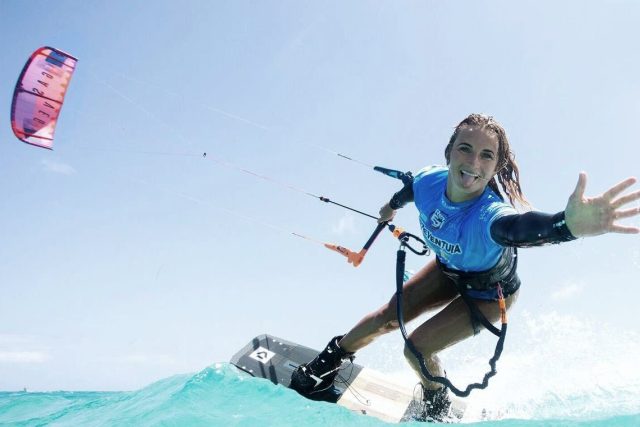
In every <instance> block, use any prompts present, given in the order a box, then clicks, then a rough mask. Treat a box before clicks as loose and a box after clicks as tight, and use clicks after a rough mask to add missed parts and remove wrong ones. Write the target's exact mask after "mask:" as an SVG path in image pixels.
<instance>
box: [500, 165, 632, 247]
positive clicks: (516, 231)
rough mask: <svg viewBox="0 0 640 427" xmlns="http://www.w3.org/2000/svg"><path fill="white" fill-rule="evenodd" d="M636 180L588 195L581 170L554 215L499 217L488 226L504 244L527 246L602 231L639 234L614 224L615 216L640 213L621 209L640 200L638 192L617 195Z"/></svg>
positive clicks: (584, 176) (556, 241)
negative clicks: (566, 200) (560, 210)
mask: <svg viewBox="0 0 640 427" xmlns="http://www.w3.org/2000/svg"><path fill="white" fill-rule="evenodd" d="M635 182H636V179H635V178H628V179H626V180H624V181H622V182H620V183H619V184H616V185H614V186H613V187H611V188H610V189H609V190H607V191H606V192H605V193H603V194H602V195H600V196H598V197H593V198H587V197H585V196H584V191H585V188H586V184H587V175H586V174H585V173H584V172H583V173H581V174H580V178H579V179H578V184H577V185H576V189H575V190H574V192H573V194H571V197H569V202H568V203H567V207H566V209H565V210H564V211H562V212H559V213H557V214H555V215H552V214H546V213H542V212H527V213H524V214H521V215H507V216H504V217H502V218H498V219H497V220H495V221H494V223H493V224H492V225H491V237H492V238H493V239H494V240H495V241H496V242H497V243H499V244H501V245H504V246H517V247H529V246H541V245H545V244H550V243H561V242H567V241H570V240H574V239H576V238H578V237H585V236H596V235H599V234H604V233H629V234H636V233H640V228H637V227H630V226H623V225H619V224H616V221H617V220H618V219H621V218H629V217H632V216H635V215H638V214H639V213H640V208H631V209H620V208H621V207H622V206H624V205H626V204H628V203H631V202H633V201H637V200H640V191H635V192H633V193H629V194H626V195H622V196H621V197H618V196H620V195H621V194H622V193H623V192H624V191H625V190H626V189H627V188H629V187H631V186H632V185H633V184H634V183H635Z"/></svg>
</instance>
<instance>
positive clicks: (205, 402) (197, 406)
mask: <svg viewBox="0 0 640 427" xmlns="http://www.w3.org/2000/svg"><path fill="white" fill-rule="evenodd" d="M575 399H577V400H580V399H583V400H584V399H586V397H584V396H583V397H580V396H575V397H574V400H575ZM634 400H635V399H634ZM583 403H584V402H583ZM537 405H539V407H537ZM567 406H568V407H569V409H568V410H567V411H566V413H567V414H571V415H570V416H566V417H557V416H556V417H550V418H545V417H541V416H540V414H545V413H546V410H547V409H548V408H549V407H558V408H562V407H567ZM637 406H638V403H637V402H634V404H632V405H628V404H622V405H620V404H617V403H615V402H612V403H611V404H610V405H604V406H602V407H601V409H599V410H598V411H597V412H596V413H594V412H593V411H590V412H589V414H588V416H585V415H580V414H572V413H571V412H572V411H571V410H570V407H578V408H579V407H581V404H580V402H577V403H576V402H575V401H572V400H571V399H570V398H567V396H563V397H562V398H560V397H558V396H549V398H548V399H547V400H546V401H538V402H536V403H535V405H534V407H533V408H529V409H528V411H529V416H530V417H529V416H527V417H525V418H529V419H515V418H513V417H511V418H510V417H509V415H508V414H502V415H501V416H500V417H502V418H503V419H500V420H493V421H483V422H479V421H477V420H475V421H474V419H473V415H472V416H471V417H470V418H469V419H467V418H465V419H463V423H465V424H466V425H472V426H473V425H481V426H487V427H488V426H501V427H511V426H523V427H541V426H549V427H551V426H567V427H574V426H575V427H587V426H619V427H626V426H629V427H631V426H634V427H636V426H640V410H638V408H637ZM634 407H635V409H634ZM630 408H631V409H630ZM465 417H466V416H465ZM522 417H523V416H522V412H518V418H522ZM0 425H3V426H4V425H7V426H11V425H15V426H42V425H55V426H105V425H106V426H110V425H114V426H151V425H163V426H328V425H333V426H341V425H349V426H384V425H388V424H387V423H384V422H382V421H379V420H377V419H374V418H370V417H367V416H364V415H359V414H356V413H352V412H350V411H349V410H347V409H344V408H342V407H339V406H337V405H333V404H329V403H324V402H312V401H309V400H306V399H304V398H302V397H300V396H298V395H297V394H296V393H295V392H292V391H291V390H288V389H286V388H284V387H281V386H275V385H273V384H271V383H270V382H268V381H265V380H261V379H256V378H252V377H248V376H247V375H245V374H243V373H241V372H239V371H238V370H236V369H235V368H234V367H233V366H231V365H229V364H227V363H220V364H216V365H214V366H211V367H208V368H206V369H204V370H202V371H201V372H199V373H197V374H195V375H194V374H185V375H177V376H173V377H170V378H166V379H163V380H161V381H158V382H156V383H153V384H151V385H149V386H147V387H145V388H143V389H141V390H137V391H131V392H49V393H31V392H0ZM403 425H407V426H410V425H424V424H422V423H406V424H403Z"/></svg>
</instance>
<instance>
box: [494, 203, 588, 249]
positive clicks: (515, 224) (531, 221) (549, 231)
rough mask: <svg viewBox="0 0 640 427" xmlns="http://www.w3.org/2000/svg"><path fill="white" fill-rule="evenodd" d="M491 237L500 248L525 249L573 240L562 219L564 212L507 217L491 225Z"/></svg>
mask: <svg viewBox="0 0 640 427" xmlns="http://www.w3.org/2000/svg"><path fill="white" fill-rule="evenodd" d="M491 237H492V238H493V240H495V241H496V242H497V243H498V244H500V245H502V246H515V247H519V248H527V247H531V246H542V245H546V244H550V243H561V242H568V241H571V240H575V239H576V237H575V236H574V235H573V234H571V231H569V227H567V223H566V222H565V219H564V211H562V212H558V213H557V214H555V215H552V214H548V213H542V212H527V213H524V214H516V215H507V216H503V217H502V218H498V219H497V220H495V221H494V223H493V224H491Z"/></svg>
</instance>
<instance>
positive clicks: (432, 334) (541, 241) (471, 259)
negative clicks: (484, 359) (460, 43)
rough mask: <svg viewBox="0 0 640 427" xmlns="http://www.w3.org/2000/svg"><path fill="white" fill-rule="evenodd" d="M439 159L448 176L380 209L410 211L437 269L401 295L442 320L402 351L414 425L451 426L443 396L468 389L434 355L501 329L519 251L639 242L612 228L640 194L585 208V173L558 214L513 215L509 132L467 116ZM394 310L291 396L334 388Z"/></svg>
mask: <svg viewBox="0 0 640 427" xmlns="http://www.w3.org/2000/svg"><path fill="white" fill-rule="evenodd" d="M445 158H446V161H447V165H448V167H444V166H431V167H427V168H424V169H422V170H421V171H420V172H418V173H417V174H416V177H415V179H414V180H413V181H412V182H408V183H407V184H406V185H405V187H404V188H403V189H402V190H400V191H399V192H398V193H396V194H394V196H393V197H392V199H391V200H390V202H389V203H387V204H385V205H384V206H383V207H382V208H381V209H380V219H379V221H380V222H385V221H391V220H392V219H393V217H394V215H395V210H396V209H398V208H400V207H402V206H404V205H405V204H406V203H408V202H410V201H413V202H415V205H416V207H417V209H418V212H419V214H420V215H419V220H420V226H421V228H422V231H423V233H424V236H425V240H426V241H427V244H428V245H429V246H430V248H431V249H432V250H433V252H434V253H435V254H436V259H435V260H433V261H430V262H429V263H428V264H427V265H426V266H425V267H424V268H423V269H422V270H420V271H419V272H418V273H416V274H415V275H414V276H413V277H411V278H410V279H409V280H407V281H406V283H405V284H404V286H403V291H402V292H403V294H404V298H403V299H402V312H403V313H402V314H403V316H402V317H404V319H406V320H412V319H415V318H417V317H418V316H420V315H421V314H423V313H425V312H427V311H430V310H440V311H439V312H438V313H436V314H435V315H434V316H432V317H431V318H429V319H428V320H426V321H425V322H424V323H423V324H422V325H419V326H418V327H417V328H416V329H415V330H414V331H413V333H411V334H410V336H409V340H408V342H407V346H406V347H405V351H404V353H405V356H406V358H407V360H408V361H409V364H410V365H411V367H412V368H413V369H414V370H415V371H416V373H417V374H418V376H419V377H420V379H421V385H422V389H423V398H422V410H421V411H420V412H419V413H418V414H417V415H416V418H417V419H419V420H436V421H442V420H445V419H447V417H448V414H449V411H450V406H451V400H450V398H449V396H448V392H447V387H450V388H451V390H452V391H453V392H455V393H456V394H458V395H460V396H466V395H467V394H468V391H469V390H470V389H469V388H468V389H467V390H468V391H467V392H466V394H465V392H462V391H460V390H459V389H457V388H455V387H454V386H452V385H451V383H450V382H448V381H447V380H446V378H445V372H444V369H443V367H442V365H441V363H440V360H439V358H438V353H439V352H440V351H441V350H444V349H446V348H448V347H450V346H452V345H454V344H456V343H458V342H460V341H462V340H464V339H467V338H469V337H471V336H473V335H475V334H477V333H479V332H480V331H481V329H482V327H483V326H484V327H486V328H489V329H492V330H493V329H495V328H494V327H493V326H492V325H491V323H494V322H497V321H498V320H499V319H501V320H502V323H503V325H506V310H507V309H509V308H510V307H511V305H512V304H513V303H514V302H515V300H516V298H517V296H518V290H519V288H520V279H519V277H518V274H517V271H516V270H517V248H519V247H530V246H541V245H545V244H553V243H561V242H567V241H571V240H575V239H576V238H578V237H583V236H587V235H595V234H603V233H607V232H620V233H638V232H640V229H638V228H635V227H624V226H622V225H619V224H617V223H615V221H617V220H618V219H620V218H626V217H631V216H634V215H638V213H640V209H639V208H632V209H626V210H623V209H621V207H622V206H624V205H626V204H628V203H630V202H633V201H636V200H638V199H640V191H636V192H632V193H629V194H626V195H623V196H621V197H619V196H620V194H622V193H623V192H624V191H625V190H626V189H627V188H629V187H630V186H631V185H633V184H634V183H635V178H629V179H627V180H625V181H623V182H621V183H620V184H618V185H616V186H614V187H612V188H611V189H610V190H609V191H607V192H605V193H604V194H603V195H602V196H599V197H595V198H585V197H584V190H585V186H586V175H585V174H584V173H582V174H581V175H580V179H579V181H578V185H577V186H576V190H575V191H574V193H573V194H572V195H571V197H570V198H569V203H568V204H567V207H566V208H565V210H564V211H561V212H558V213H556V214H547V213H543V212H534V211H530V212H526V213H522V214H520V213H518V212H517V211H516V209H515V207H514V206H515V205H516V204H520V205H521V206H523V207H528V206H529V204H528V202H527V200H526V198H525V197H524V194H523V193H522V189H521V187H520V174H519V169H518V166H517V164H516V162H515V160H514V156H513V154H512V152H511V148H510V144H509V140H508V138H507V136H506V132H505V131H504V129H503V128H502V126H501V125H500V124H499V123H498V122H497V121H495V120H494V119H493V117H490V116H485V115H481V114H471V115H470V116H468V117H467V118H465V119H464V120H463V121H462V122H460V123H459V124H458V126H456V128H455V131H454V133H453V135H452V136H451V139H450V140H449V143H448V145H447V147H446V149H445ZM505 195H506V197H505ZM506 200H508V202H507V201H506ZM496 301H497V302H498V304H496V303H495V302H496ZM396 304H397V295H394V296H393V297H392V298H391V300H390V301H389V302H388V303H387V304H385V305H384V306H382V307H381V308H380V309H378V310H376V311H374V312H372V313H371V314H369V315H367V316H365V317H364V318H363V319H362V320H361V321H360V322H359V323H358V324H357V325H356V326H354V327H353V328H352V329H351V330H350V331H349V332H348V333H347V334H346V335H341V336H337V337H334V338H332V339H331V341H330V342H329V344H328V345H327V347H326V349H325V350H324V351H323V352H321V353H320V354H319V355H318V356H317V357H316V358H315V359H313V360H312V361H310V362H309V363H306V364H303V365H300V366H299V367H298V368H297V369H296V370H295V371H294V372H293V375H292V378H291V387H292V388H294V389H295V390H297V391H298V392H300V393H301V394H303V395H306V396H313V395H314V394H315V393H319V392H321V391H323V390H326V389H328V388H330V387H331V386H332V384H333V381H334V379H335V378H336V376H337V373H338V369H339V368H340V366H341V364H342V362H343V361H344V360H346V359H352V358H353V356H354V353H355V352H356V351H358V350H360V349H361V348H363V347H365V346H366V345H368V344H369V343H371V342H372V341H373V340H374V339H375V338H376V337H378V336H380V335H383V334H385V333H388V332H390V331H392V330H395V329H397V328H398V326H399V322H398V319H399V316H398V312H397V309H396V307H397V305H396ZM505 331H506V329H505ZM494 333H495V332H494ZM501 339H503V337H502V336H501ZM438 377H439V378H438ZM443 385H444V387H443ZM484 386H485V387H486V384H484ZM469 387H471V386H469ZM480 388H482V387H480Z"/></svg>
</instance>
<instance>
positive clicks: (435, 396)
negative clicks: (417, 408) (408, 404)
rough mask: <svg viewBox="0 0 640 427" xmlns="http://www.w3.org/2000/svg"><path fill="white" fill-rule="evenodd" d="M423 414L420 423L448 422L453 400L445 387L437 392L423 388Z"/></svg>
mask: <svg viewBox="0 0 640 427" xmlns="http://www.w3.org/2000/svg"><path fill="white" fill-rule="evenodd" d="M422 405H423V406H422V413H421V414H420V416H419V421H428V422H434V421H435V422H443V421H446V420H447V418H448V415H449V408H451V399H450V398H449V393H448V392H447V389H446V388H445V387H442V388H439V389H436V390H427V389H425V388H424V387H423V388H422Z"/></svg>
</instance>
